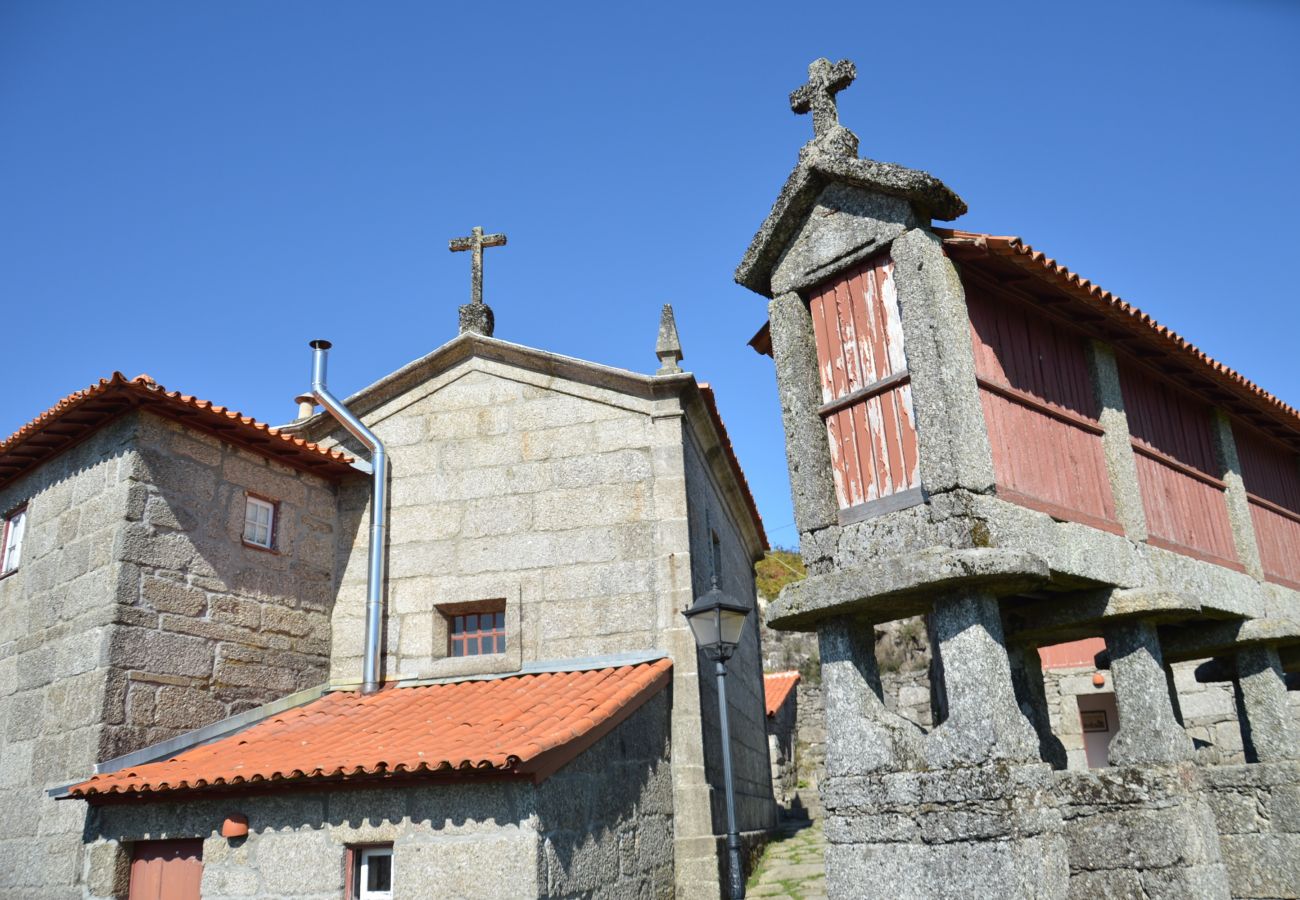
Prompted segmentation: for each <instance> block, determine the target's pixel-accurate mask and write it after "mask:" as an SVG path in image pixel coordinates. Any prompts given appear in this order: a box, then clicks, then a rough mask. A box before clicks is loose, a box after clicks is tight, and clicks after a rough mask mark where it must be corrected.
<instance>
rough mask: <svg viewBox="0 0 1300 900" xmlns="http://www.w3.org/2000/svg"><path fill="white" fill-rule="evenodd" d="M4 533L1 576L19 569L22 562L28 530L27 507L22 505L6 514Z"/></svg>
mask: <svg viewBox="0 0 1300 900" xmlns="http://www.w3.org/2000/svg"><path fill="white" fill-rule="evenodd" d="M3 531H4V534H3V536H0V577H3V576H5V575H8V574H10V573H11V572H16V571H18V564H19V563H20V562H22V556H23V537H24V534H25V532H26V531H27V507H26V506H20V507H19V508H18V509H15V510H14V511H13V512H11V513H9V515H7V516H5V522H4V529H3Z"/></svg>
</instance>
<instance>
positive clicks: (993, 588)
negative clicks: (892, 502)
mask: <svg viewBox="0 0 1300 900" xmlns="http://www.w3.org/2000/svg"><path fill="white" fill-rule="evenodd" d="M1047 579H1048V569H1047V563H1046V562H1044V561H1043V560H1042V558H1040V557H1038V556H1035V555H1034V554H1032V553H1026V552H1024V551H1021V550H1002V549H995V548H975V549H965V550H952V549H948V548H944V547H932V548H929V549H926V550H921V551H919V552H915V553H906V554H900V555H897V556H888V557H883V558H880V559H876V560H873V561H871V562H869V563H867V564H865V565H862V566H858V567H855V568H852V569H842V570H840V571H837V572H831V573H828V574H826V575H814V576H810V577H809V578H806V579H804V580H803V581H797V582H794V583H793V584H789V585H787V586H786V587H785V589H784V590H782V591H781V594H780V596H779V597H778V598H777V599H776V601H775V602H773V604H772V605H771V606H770V607H769V608H768V613H767V621H768V625H770V626H771V627H773V628H779V629H782V630H786V631H812V630H814V629H815V628H816V627H817V623H818V622H819V621H820V620H822V619H826V618H830V617H833V616H850V617H853V618H855V619H859V620H861V621H863V622H870V623H877V622H890V621H893V620H895V619H901V618H905V617H907V616H915V615H922V614H924V613H928V612H929V611H930V607H931V605H932V604H933V602H934V599H935V597H937V596H941V595H943V594H945V593H947V592H950V591H955V590H970V589H979V590H981V591H985V592H987V593H989V594H992V595H994V596H998V597H1002V596H1006V595H1008V594H1017V593H1021V592H1023V591H1027V590H1032V589H1033V588H1035V587H1039V586H1041V585H1042V584H1043V583H1044V582H1045V581H1047Z"/></svg>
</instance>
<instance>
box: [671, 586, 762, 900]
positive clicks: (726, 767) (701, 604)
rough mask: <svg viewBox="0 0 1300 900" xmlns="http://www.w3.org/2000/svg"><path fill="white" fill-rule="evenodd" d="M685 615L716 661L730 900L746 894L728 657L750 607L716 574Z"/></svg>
mask: <svg viewBox="0 0 1300 900" xmlns="http://www.w3.org/2000/svg"><path fill="white" fill-rule="evenodd" d="M682 615H684V616H686V621H687V622H688V623H689V624H690V626H691V633H692V634H694V635H695V643H696V645H697V646H699V648H700V649H701V650H703V651H704V653H705V655H706V656H707V657H708V658H709V659H711V660H714V662H715V663H716V664H717V675H718V717H719V718H720V719H721V726H722V780H723V783H724V785H725V787H726V793H727V859H728V866H727V868H728V869H729V870H730V873H729V874H730V888H731V891H730V893H729V894H728V895H727V896H728V897H729V898H730V900H742V898H743V897H744V896H745V872H744V869H743V868H742V867H741V865H740V834H739V832H737V831H736V791H735V787H734V785H733V784H732V778H731V726H730V725H729V724H728V722H727V660H728V659H730V658H731V654H733V653H735V652H736V645H737V644H739V643H740V633H741V631H743V630H744V628H745V619H746V618H748V617H749V607H747V606H744V605H742V604H740V603H738V602H737V601H735V600H732V599H731V598H730V597H728V596H727V595H726V594H724V593H723V592H722V591H721V590H720V589H719V588H718V576H717V575H716V574H715V575H714V576H713V585H712V587H711V588H710V589H709V592H708V593H707V594H705V595H704V596H702V597H697V598H696V599H695V603H693V604H692V605H691V608H690V609H688V610H686V611H685V612H684V613H682Z"/></svg>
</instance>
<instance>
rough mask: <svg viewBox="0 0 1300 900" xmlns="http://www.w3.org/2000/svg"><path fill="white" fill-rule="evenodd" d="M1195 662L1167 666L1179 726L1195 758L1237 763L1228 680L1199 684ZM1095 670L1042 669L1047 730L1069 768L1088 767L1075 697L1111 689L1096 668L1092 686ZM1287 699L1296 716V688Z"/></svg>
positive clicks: (1237, 733) (1299, 715)
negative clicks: (1062, 750) (1061, 746)
mask: <svg viewBox="0 0 1300 900" xmlns="http://www.w3.org/2000/svg"><path fill="white" fill-rule="evenodd" d="M1200 662H1201V661H1200V660H1198V661H1193V662H1185V663H1176V664H1174V665H1173V666H1171V667H1170V668H1171V669H1172V670H1173V673H1174V686H1175V688H1176V689H1177V691H1178V706H1179V708H1180V710H1181V711H1182V715H1183V727H1184V730H1186V732H1187V735H1188V737H1190V738H1191V739H1192V741H1193V743H1194V744H1195V745H1196V747H1197V751H1198V759H1200V760H1201V762H1203V763H1218V764H1221V765H1239V764H1242V763H1244V762H1245V761H1246V760H1245V753H1244V750H1243V748H1242V741H1241V725H1240V723H1239V722H1238V721H1237V708H1236V703H1235V701H1234V699H1233V695H1232V684H1231V683H1230V682H1214V683H1209V684H1202V683H1201V682H1199V681H1197V680H1196V676H1195V672H1196V667H1197V666H1198V665H1199V664H1200ZM1095 672H1096V670H1095V669H1093V668H1091V667H1072V668H1060V669H1047V670H1044V672H1043V687H1044V693H1045V695H1046V697H1047V706H1048V713H1049V715H1050V717H1051V723H1052V733H1053V734H1055V735H1056V736H1057V737H1059V738H1060V739H1061V742H1062V743H1063V744H1064V745H1065V749H1066V753H1067V756H1068V760H1069V768H1070V769H1086V768H1088V760H1087V757H1086V755H1085V754H1084V749H1083V730H1082V725H1081V723H1080V721H1079V703H1078V698H1079V697H1080V696H1090V695H1093V694H1098V693H1114V686H1113V685H1112V683H1111V679H1110V673H1109V672H1103V673H1102V676H1103V678H1104V679H1105V681H1104V683H1103V684H1102V685H1101V686H1100V687H1098V686H1097V685H1094V684H1093V682H1092V676H1093V675H1094V674H1095ZM1288 699H1289V700H1290V701H1291V709H1292V712H1293V713H1294V714H1295V716H1296V719H1297V721H1300V693H1297V692H1295V691H1292V692H1291V693H1290V694H1289V695H1288Z"/></svg>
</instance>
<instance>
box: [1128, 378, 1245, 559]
mask: <svg viewBox="0 0 1300 900" xmlns="http://www.w3.org/2000/svg"><path fill="white" fill-rule="evenodd" d="M1119 375H1120V388H1121V389H1122V391H1123V394H1124V408H1125V411H1126V412H1127V414H1128V427H1129V433H1130V434H1131V435H1132V438H1133V449H1134V451H1135V454H1134V455H1135V457H1136V460H1137V474H1138V486H1139V487H1140V489H1141V491H1142V507H1143V509H1145V510H1146V518H1147V532H1148V534H1149V535H1150V539H1151V542H1152V543H1156V544H1159V545H1161V546H1166V547H1169V548H1172V549H1176V550H1179V551H1183V552H1188V553H1190V554H1191V555H1194V556H1201V557H1203V558H1207V559H1211V560H1213V561H1216V562H1219V561H1226V562H1234V563H1235V562H1236V559H1237V550H1236V546H1235V544H1234V542H1233V539H1232V527H1231V524H1230V521H1229V519H1228V503H1227V499H1226V497H1225V496H1224V490H1223V484H1222V482H1221V481H1220V480H1219V476H1220V474H1221V473H1220V472H1219V466H1218V463H1217V462H1216V460H1215V453H1214V436H1213V424H1212V419H1211V408H1210V406H1209V404H1207V403H1203V402H1201V401H1199V400H1197V399H1195V398H1194V397H1192V396H1191V395H1190V394H1188V393H1186V392H1184V391H1181V390H1179V389H1178V388H1177V387H1175V386H1174V385H1173V384H1172V383H1170V382H1169V381H1167V380H1166V379H1163V378H1161V377H1160V376H1158V375H1156V374H1154V373H1151V372H1148V371H1146V370H1145V369H1140V368H1138V367H1137V366H1135V365H1132V364H1130V363H1127V362H1121V364H1120V369H1119Z"/></svg>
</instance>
